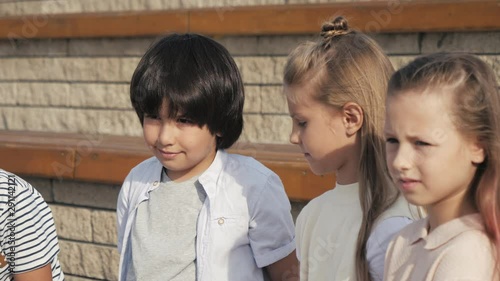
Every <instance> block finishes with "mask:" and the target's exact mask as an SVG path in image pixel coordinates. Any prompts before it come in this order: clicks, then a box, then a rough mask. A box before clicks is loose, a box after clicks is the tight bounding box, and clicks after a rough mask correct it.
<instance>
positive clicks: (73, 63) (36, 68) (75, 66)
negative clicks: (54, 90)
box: [0, 58, 139, 83]
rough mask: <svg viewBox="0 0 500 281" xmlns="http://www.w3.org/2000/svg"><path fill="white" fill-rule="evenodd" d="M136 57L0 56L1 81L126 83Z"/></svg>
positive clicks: (129, 77)
mask: <svg viewBox="0 0 500 281" xmlns="http://www.w3.org/2000/svg"><path fill="white" fill-rule="evenodd" d="M138 62H139V59H138V58H21V59H10V58H4V59H0V77H1V79H4V80H43V81H47V80H64V81H111V82H127V83H129V82H130V79H131V78H132V73H133V71H134V70H135V67H136V66H137V64H138Z"/></svg>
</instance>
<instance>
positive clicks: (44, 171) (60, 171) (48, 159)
mask: <svg viewBox="0 0 500 281" xmlns="http://www.w3.org/2000/svg"><path fill="white" fill-rule="evenodd" d="M74 159H75V152H74V150H68V149H61V148H57V147H36V146H35V147H34V146H28V145H5V144H3V145H2V146H0V168H2V169H4V170H7V171H9V172H12V173H15V174H22V175H28V176H40V177H48V178H55V179H73V178H74V175H73V174H74V165H73V164H74Z"/></svg>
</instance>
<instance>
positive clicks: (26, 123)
mask: <svg viewBox="0 0 500 281" xmlns="http://www.w3.org/2000/svg"><path fill="white" fill-rule="evenodd" d="M1 114H2V116H3V117H4V118H5V119H4V120H5V121H4V122H5V124H6V128H8V129H9V130H27V131H45V132H67V133H89V134H111V135H126V136H140V135H141V134H142V128H141V126H140V123H139V119H138V118H137V115H136V113H135V112H134V111H133V110H85V109H64V108H50V110H47V108H43V107H38V108H37V107H35V108H32V107H28V108H24V109H23V110H20V109H19V108H18V107H3V108H2V110H1Z"/></svg>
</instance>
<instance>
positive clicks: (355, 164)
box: [335, 142, 361, 185]
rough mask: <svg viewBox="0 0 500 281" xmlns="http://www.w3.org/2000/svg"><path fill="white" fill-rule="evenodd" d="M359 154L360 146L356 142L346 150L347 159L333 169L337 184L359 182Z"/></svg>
mask: <svg viewBox="0 0 500 281" xmlns="http://www.w3.org/2000/svg"><path fill="white" fill-rule="evenodd" d="M360 154H361V146H360V145H359V143H357V142H356V143H355V144H354V145H353V147H351V149H350V151H349V152H348V155H349V157H348V159H347V160H346V161H345V162H344V163H343V164H342V165H341V166H340V167H339V168H338V169H337V171H335V178H336V181H337V183H338V184H341V185H348V184H351V183H355V182H359V161H360V158H361V155H360Z"/></svg>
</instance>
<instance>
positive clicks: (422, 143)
mask: <svg viewBox="0 0 500 281" xmlns="http://www.w3.org/2000/svg"><path fill="white" fill-rule="evenodd" d="M415 145H418V146H428V145H430V144H429V143H426V142H424V141H415Z"/></svg>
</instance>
